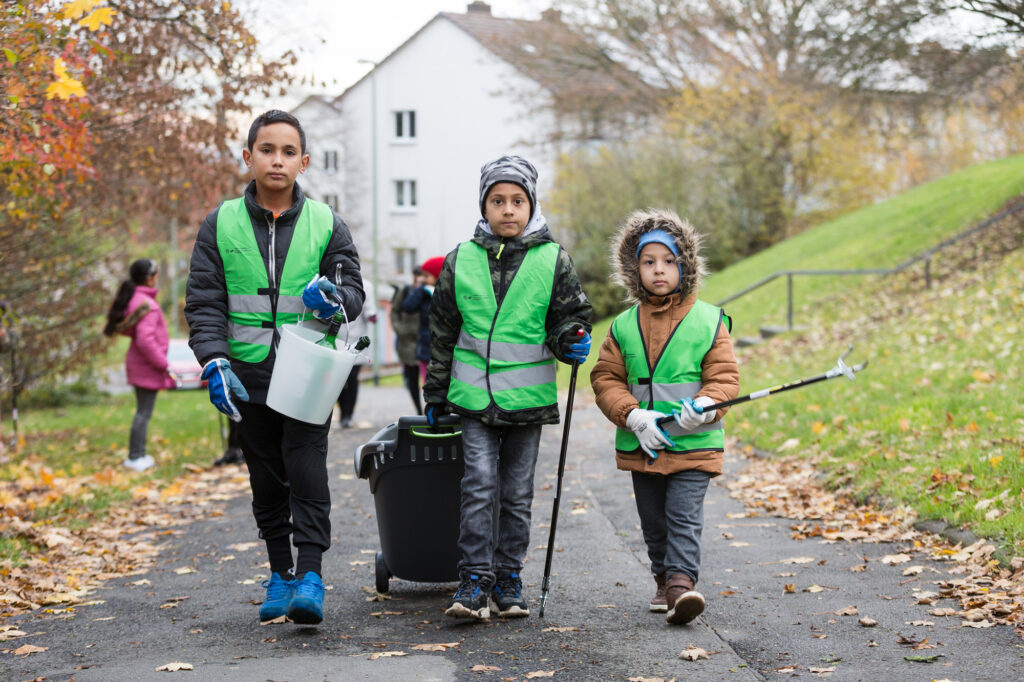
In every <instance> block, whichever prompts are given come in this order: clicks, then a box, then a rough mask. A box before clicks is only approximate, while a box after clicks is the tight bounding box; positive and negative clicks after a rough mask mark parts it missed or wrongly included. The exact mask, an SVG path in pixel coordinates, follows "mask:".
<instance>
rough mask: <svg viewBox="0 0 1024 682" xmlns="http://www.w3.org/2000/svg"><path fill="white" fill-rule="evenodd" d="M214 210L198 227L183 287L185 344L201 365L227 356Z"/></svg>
mask: <svg viewBox="0 0 1024 682" xmlns="http://www.w3.org/2000/svg"><path fill="white" fill-rule="evenodd" d="M217 210H220V209H219V208H218V209H217ZM217 210H215V211H213V212H212V213H210V215H208V216H206V219H205V220H203V224H202V226H200V228H199V234H198V235H197V236H196V243H195V246H194V247H193V248H192V259H191V261H190V265H189V274H188V283H187V284H186V286H185V319H186V320H187V321H188V328H189V335H188V345H189V346H191V347H192V352H194V353H195V355H196V359H197V360H199V362H200V363H201V364H203V365H205V364H206V363H207V362H209V361H210V360H213V359H214V358H226V357H229V352H228V292H227V285H226V283H225V280H224V263H223V261H222V260H221V257H220V251H219V250H218V249H217Z"/></svg>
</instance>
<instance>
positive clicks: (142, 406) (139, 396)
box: [128, 386, 157, 459]
mask: <svg viewBox="0 0 1024 682" xmlns="http://www.w3.org/2000/svg"><path fill="white" fill-rule="evenodd" d="M156 394H157V392H156V391H155V390H152V389H149V388H139V387H138V386H136V387H135V416H134V417H132V430H131V433H130V435H129V436H128V459H138V458H139V457H145V455H146V430H147V429H148V428H149V418H150V417H152V416H153V406H154V405H155V404H156Z"/></svg>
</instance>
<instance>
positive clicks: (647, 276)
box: [640, 243, 679, 296]
mask: <svg viewBox="0 0 1024 682" xmlns="http://www.w3.org/2000/svg"><path fill="white" fill-rule="evenodd" d="M640 283H641V284H643V285H644V289H647V291H649V292H651V293H652V294H654V295H655V296H668V295H669V294H671V293H672V292H673V291H675V290H676V287H677V286H679V266H678V265H677V264H676V257H675V256H673V255H672V252H671V251H670V250H669V248H668V247H667V246H665V245H664V244H658V243H651V244H648V245H646V246H645V247H644V248H643V250H642V251H641V252H640Z"/></svg>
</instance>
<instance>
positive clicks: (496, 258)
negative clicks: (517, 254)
mask: <svg viewBox="0 0 1024 682" xmlns="http://www.w3.org/2000/svg"><path fill="white" fill-rule="evenodd" d="M504 250H505V242H501V246H499V247H498V255H497V256H495V257H494V260H501V252H502V251H504Z"/></svg>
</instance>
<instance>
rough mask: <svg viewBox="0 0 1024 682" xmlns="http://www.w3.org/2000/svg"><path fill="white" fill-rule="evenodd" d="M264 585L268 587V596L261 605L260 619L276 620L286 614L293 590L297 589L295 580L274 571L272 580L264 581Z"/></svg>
mask: <svg viewBox="0 0 1024 682" xmlns="http://www.w3.org/2000/svg"><path fill="white" fill-rule="evenodd" d="M263 587H265V588H267V596H266V597H264V598H263V604H261V605H260V621H261V622H262V621H267V620H274V619H275V618H280V617H281V616H284V615H286V614H287V613H288V605H289V604H290V603H291V601H292V592H294V591H295V581H294V580H292V579H289V580H285V579H284V578H282V577H281V576H280V575H278V574H277V573H273V574H271V576H270V580H264V581H263Z"/></svg>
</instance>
